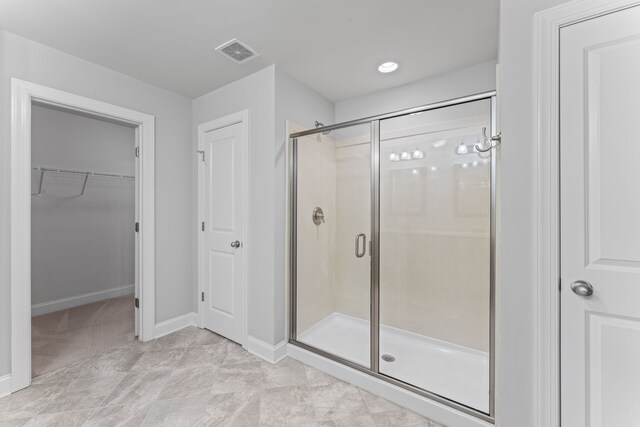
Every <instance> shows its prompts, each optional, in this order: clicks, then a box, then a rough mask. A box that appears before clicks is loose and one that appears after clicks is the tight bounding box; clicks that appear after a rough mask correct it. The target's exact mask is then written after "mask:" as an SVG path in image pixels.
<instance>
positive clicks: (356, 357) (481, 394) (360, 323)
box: [298, 313, 489, 412]
mask: <svg viewBox="0 0 640 427" xmlns="http://www.w3.org/2000/svg"><path fill="white" fill-rule="evenodd" d="M369 333H370V327H369V322H368V321H366V320H362V319H359V318H356V317H352V316H348V315H346V314H342V313H332V314H330V315H329V316H327V317H325V318H324V319H322V320H321V321H320V322H318V323H316V324H315V325H313V326H312V327H311V328H309V329H307V330H306V331H305V332H304V333H302V334H300V335H299V336H298V341H300V342H303V343H305V344H307V345H310V346H313V347H316V348H318V349H320V350H324V351H326V352H328V353H331V354H334V355H336V356H339V357H342V358H344V359H347V360H350V361H352V362H355V363H357V364H360V365H363V366H369V358H370V355H369ZM383 355H385V356H391V357H387V358H382V356H383ZM380 356H381V359H380V373H381V374H384V375H387V376H389V377H392V378H396V379H398V380H400V381H403V382H406V383H408V384H411V385H414V386H416V387H419V388H422V389H424V390H427V391H430V392H432V393H435V394H438V395H440V396H442V397H445V398H447V399H450V400H453V401H455V402H458V403H461V404H463V405H466V406H469V407H472V408H474V409H477V410H480V411H482V412H488V410H489V355H488V353H485V352H482V351H478V350H474V349H470V348H467V347H464V346H460V345H456V344H451V343H448V342H445V341H441V340H437V339H434V338H430V337H426V336H423V335H419V334H415V333H412V332H408V331H405V330H402V329H397V328H393V327H390V326H386V325H380ZM384 359H388V360H391V359H393V361H385V360H384Z"/></svg>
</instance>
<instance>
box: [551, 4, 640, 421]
mask: <svg viewBox="0 0 640 427" xmlns="http://www.w3.org/2000/svg"><path fill="white" fill-rule="evenodd" d="M560 52H561V57H560V64H561V66H560V100H561V101H560V129H561V130H560V146H561V148H560V158H561V160H560V170H561V172H560V176H561V188H560V191H561V200H560V204H561V283H562V288H561V402H562V410H561V413H562V425H563V427H570V426H580V427H583V426H592V427H597V426H606V427H625V426H640V7H633V8H630V9H626V10H622V11H618V12H615V13H610V14H608V15H604V16H601V17H598V18H594V19H591V20H588V21H584V22H580V23H577V24H574V25H571V26H568V27H565V28H563V29H562V30H561V32H560ZM580 281H582V282H580ZM572 287H573V288H574V289H575V290H574V289H572ZM591 289H592V291H593V294H592V295H591V296H586V295H584V294H586V293H589V292H590V290H591ZM581 293H582V295H581Z"/></svg>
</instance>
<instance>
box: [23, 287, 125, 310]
mask: <svg viewBox="0 0 640 427" xmlns="http://www.w3.org/2000/svg"><path fill="white" fill-rule="evenodd" d="M133 291H134V285H128V286H121V287H119V288H111V289H105V290H103V291H97V292H90V293H88V294H82V295H76V296H72V297H68V298H60V299H57V300H53V301H48V302H42V303H39V304H33V305H32V306H31V317H35V316H41V315H43V314H48V313H53V312H54V311H60V310H66V309H68V308H72V307H78V306H80V305H85V304H90V303H92V302H97V301H102V300H105V299H109V298H116V297H121V296H124V295H128V294H133Z"/></svg>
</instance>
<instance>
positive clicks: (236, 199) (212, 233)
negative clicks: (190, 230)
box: [199, 123, 246, 344]
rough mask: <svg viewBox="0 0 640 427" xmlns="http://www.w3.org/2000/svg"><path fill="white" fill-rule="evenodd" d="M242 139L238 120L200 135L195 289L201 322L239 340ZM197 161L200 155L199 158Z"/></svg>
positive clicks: (242, 317) (241, 331)
mask: <svg viewBox="0 0 640 427" xmlns="http://www.w3.org/2000/svg"><path fill="white" fill-rule="evenodd" d="M245 138H246V135H244V126H243V123H236V124H233V125H230V126H226V127H222V128H218V129H214V130H210V131H208V132H205V133H204V138H200V147H199V150H200V151H201V154H202V155H203V156H204V161H201V162H200V164H201V170H200V189H201V192H200V206H201V209H200V212H201V232H200V243H201V246H200V256H199V258H200V280H201V284H200V289H201V292H202V293H201V295H200V297H201V307H202V311H203V319H202V321H203V325H204V327H205V328H207V329H210V330H212V331H214V332H216V333H218V334H220V335H223V336H225V337H227V338H229V339H231V340H233V341H236V342H238V343H241V344H243V343H244V322H245V314H244V311H245V310H244V307H245V296H244V288H245V280H246V278H245V273H244V272H245V262H246V257H245V248H244V243H243V240H244V233H245V230H244V220H243V218H244V215H245V212H244V200H245V197H246V194H245V183H244V179H245V171H244V165H245V162H244V159H245V156H246V153H245ZM201 160H202V159H201Z"/></svg>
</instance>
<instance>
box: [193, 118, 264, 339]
mask: <svg viewBox="0 0 640 427" xmlns="http://www.w3.org/2000/svg"><path fill="white" fill-rule="evenodd" d="M238 123H242V129H243V135H244V138H243V141H242V147H243V149H244V153H245V155H244V159H243V162H244V165H243V166H244V171H245V175H246V176H245V179H244V188H243V192H244V200H243V201H242V206H243V213H242V242H243V243H242V245H243V247H244V248H245V258H244V259H245V262H244V266H243V268H242V271H243V272H242V274H243V276H244V277H243V279H244V280H242V285H241V287H242V289H241V292H242V299H243V304H242V309H243V310H244V313H242V314H241V315H240V316H238V317H239V318H240V319H241V320H242V322H243V325H242V342H241V344H242V346H243V347H245V348H246V347H247V343H248V335H249V333H248V325H249V274H248V272H249V262H250V261H249V258H250V256H251V255H250V250H249V249H250V248H251V245H250V237H249V236H250V235H251V234H250V233H249V177H250V175H251V172H250V171H249V138H250V136H249V110H248V109H245V110H242V111H238V112H236V113H232V114H229V115H226V116H223V117H219V118H217V119H213V120H210V121H208V122H206V123H201V124H200V125H198V148H197V149H198V150H199V149H200V148H199V147H202V146H203V145H204V143H205V138H206V134H207V132H211V131H212V130H216V129H220V128H223V127H227V126H231V125H235V124H238ZM198 155H199V156H200V153H198ZM201 161H202V158H198V202H197V203H198V227H200V224H201V222H202V221H204V206H203V205H202V203H201V200H203V196H204V195H203V193H202V192H203V191H204V188H203V185H201V182H203V179H204V176H203V173H204V169H203V168H202V167H200V165H201ZM198 230H200V228H198ZM202 243H203V241H202V234H201V233H200V231H198V295H197V297H198V326H199V327H200V328H204V302H203V301H202V298H200V295H202V292H204V283H203V266H204V262H203V256H204V251H203V249H202Z"/></svg>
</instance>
